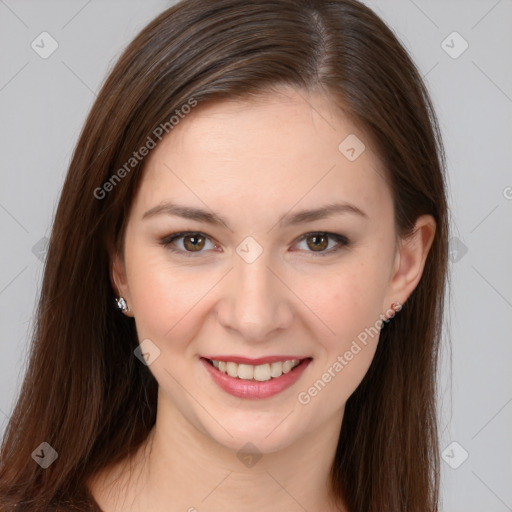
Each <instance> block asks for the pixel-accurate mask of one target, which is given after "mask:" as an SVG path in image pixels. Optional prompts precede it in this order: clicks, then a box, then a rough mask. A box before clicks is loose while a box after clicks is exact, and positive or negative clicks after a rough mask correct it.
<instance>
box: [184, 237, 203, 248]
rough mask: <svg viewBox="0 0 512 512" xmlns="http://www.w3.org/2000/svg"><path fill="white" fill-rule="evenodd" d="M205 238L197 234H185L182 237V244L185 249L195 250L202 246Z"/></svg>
mask: <svg viewBox="0 0 512 512" xmlns="http://www.w3.org/2000/svg"><path fill="white" fill-rule="evenodd" d="M204 243H205V238H204V236H201V235H199V234H194V235H185V236H184V237H183V246H184V247H185V249H186V250H187V251H190V252H197V251H200V250H201V249H202V248H203V247H204Z"/></svg>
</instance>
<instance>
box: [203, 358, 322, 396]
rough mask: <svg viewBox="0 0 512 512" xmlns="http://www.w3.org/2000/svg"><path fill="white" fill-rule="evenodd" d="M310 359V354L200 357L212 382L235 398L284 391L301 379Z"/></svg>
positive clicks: (267, 394)
mask: <svg viewBox="0 0 512 512" xmlns="http://www.w3.org/2000/svg"><path fill="white" fill-rule="evenodd" d="M235 359H236V360H235ZM311 361H312V358H311V357H306V358H298V357H297V356H295V357H293V356H291V357H290V356H284V357H283V356H274V357H268V358H262V359H246V358H241V357H227V356H225V357H221V356H212V357H211V358H207V357H201V362H202V363H203V365H204V366H205V368H206V370H207V371H208V373H209V374H210V376H211V377H212V379H213V381H214V382H215V383H216V384H217V385H218V386H219V387H220V388H222V389H223V390H224V391H226V392H227V393H229V394H231V395H233V396H236V397H238V398H268V397H270V396H274V395H276V394H278V393H280V392H281V391H284V390H285V389H287V388H289V387H290V386H292V385H293V384H294V383H295V382H296V381H297V380H298V379H299V378H300V376H301V375H302V373H303V371H304V370H305V369H306V367H307V366H308V365H309V363H310V362H311ZM249 362H252V364H250V363H249Z"/></svg>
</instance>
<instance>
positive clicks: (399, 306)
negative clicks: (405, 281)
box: [391, 302, 402, 313]
mask: <svg viewBox="0 0 512 512" xmlns="http://www.w3.org/2000/svg"><path fill="white" fill-rule="evenodd" d="M391 309H392V310H393V311H394V312H395V313H398V312H399V311H400V310H401V309H402V304H400V302H393V304H391Z"/></svg>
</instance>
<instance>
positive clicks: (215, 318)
mask: <svg viewBox="0 0 512 512" xmlns="http://www.w3.org/2000/svg"><path fill="white" fill-rule="evenodd" d="M444 168H445V164H444V153H443V146H442V142H441V137H440V134H439V129H438V124H437V120H436V116H435V113H434V110H433V107H432V104H431V101H430V99H429V95H428V92H427V91H426V88H425V86H424V84H423V83H422V80H421V77H420V75H419V73H418V71H417V69H416V68H415V66H414V64H413V63H412V62H411V59H410V58H409V56H408V54H407V52H406V51H405V49H404V48H403V47H402V45H401V44H400V43H399V42H398V41H397V39H396V37H395V36H394V35H393V33H392V32H391V31H390V30H389V29H388V28H387V27H386V25H385V24H384V23H383V22H382V21H381V20H380V19H379V18H378V17H377V16H376V15H375V14H374V13H373V12H372V11H371V10H370V9H368V8H367V7H365V6H364V5H362V4H360V3H359V2H357V1H355V0H336V1H333V0H330V1H327V0H298V1H297V0H293V1H292V0H273V1H261V2H255V3H247V2H242V1H240V0H218V1H216V2H203V1H201V0H187V1H184V2H181V3H179V4H177V5H176V6H174V7H172V8H170V9H168V10H167V11H165V12H163V13H162V14H161V15H160V16H158V17H157V18H156V19H155V20H154V21H153V22H151V23H150V24H149V25H148V26H147V27H146V28H145V29H144V30H142V32H141V33H140V34H139V35H138V36H137V37H136V38H135V40H134V41H133V42H132V43H131V44H130V45H129V46H128V48H127V49H126V50H125V52H124V53H123V55H122V56H121V57H120V59H119V61H118V63H117V65H116V66H115V67H114V69H113V70H112V72H111V73H110V75H109V77H108V79H107V80H106V82H105V84H104V86H103V88H102V90H101V92H100V94H99V95H98V98H97V101H96V102H95V104H94V105H93V107H92V110H91V113H90V114H89V117H88V119H87V121H86V123H85V127H84V129H83V131H82V134H81V136H80V140H79V141H78V145H77V147H76V150H75V153H74V155H73V159H72V162H71V165H70V168H69V172H68V175H67V178H66V181H65V184H64V188H63V190H62V195H61V199H60V202H59V206H58V210H57V213H56V218H55V222H54V226H53V231H52V236H51V241H50V247H49V251H48V257H47V264H46V268H45V275H44V282H43V287H42V292H41V297H40V302H39V309H38V317H37V318H38V321H37V326H36V330H35V333H34V339H33V344H32V351H31V357H30V363H29V367H28V370H27V374H26V377H25V380H24V383H23V386H22V390H21V393H20V396H19V399H18V402H17V405H16V408H15V410H14V413H13V415H12V417H11V419H10V422H9V425H8V428H7V430H6V433H5V437H4V441H3V446H2V458H1V460H2V462H1V467H0V496H1V500H2V501H1V504H2V506H1V510H31V511H43V510H96V511H97V510H103V511H104V512H114V511H120V510H123V511H142V510H151V511H153V512H160V511H163V510H166V511H175V510H176V511H181V510H189V511H195V510H198V511H203V510H205V511H206V510H207V511H216V510H223V511H229V510H240V509H242V510H247V511H253V510H258V511H261V510H289V511H292V510H309V511H334V510H343V511H350V512H362V511H365V512H369V511H379V512H383V511H390V512H391V511H393V512H396V511H399V510H403V511H416V510H418V511H419V510H421V511H435V510H438V490H439V467H438V444H437V430H436V429H437V421H436V414H435V411H436V408H435V382H436V370H437V354H438V344H439V340H440V335H441V325H442V315H443V298H444V287H445V279H446V262H447V239H448V228H447V226H448V221H447V205H446V196H445V178H444Z"/></svg>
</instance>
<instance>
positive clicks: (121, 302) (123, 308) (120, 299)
mask: <svg viewBox="0 0 512 512" xmlns="http://www.w3.org/2000/svg"><path fill="white" fill-rule="evenodd" d="M116 305H117V308H118V309H119V310H120V311H122V312H123V313H126V312H127V311H128V305H127V304H126V301H125V300H124V298H123V297H116Z"/></svg>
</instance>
